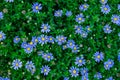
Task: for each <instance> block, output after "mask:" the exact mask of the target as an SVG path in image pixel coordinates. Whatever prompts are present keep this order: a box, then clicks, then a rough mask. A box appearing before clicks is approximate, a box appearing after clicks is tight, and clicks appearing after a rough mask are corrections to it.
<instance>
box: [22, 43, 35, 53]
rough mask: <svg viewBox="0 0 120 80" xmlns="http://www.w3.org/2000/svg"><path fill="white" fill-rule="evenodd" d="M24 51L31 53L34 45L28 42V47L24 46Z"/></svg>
mask: <svg viewBox="0 0 120 80" xmlns="http://www.w3.org/2000/svg"><path fill="white" fill-rule="evenodd" d="M24 51H25V52H26V53H28V54H29V53H31V52H32V51H33V46H31V45H29V44H27V45H26V47H25V48H24Z"/></svg>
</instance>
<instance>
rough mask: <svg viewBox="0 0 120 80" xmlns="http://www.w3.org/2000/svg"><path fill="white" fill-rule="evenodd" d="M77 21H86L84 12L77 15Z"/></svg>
mask: <svg viewBox="0 0 120 80" xmlns="http://www.w3.org/2000/svg"><path fill="white" fill-rule="evenodd" d="M75 21H76V22H78V23H82V22H84V21H85V18H84V15H83V14H82V13H81V14H78V15H76V18H75Z"/></svg>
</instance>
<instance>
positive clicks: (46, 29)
mask: <svg viewBox="0 0 120 80" xmlns="http://www.w3.org/2000/svg"><path fill="white" fill-rule="evenodd" d="M41 32H43V33H48V32H50V26H49V25H48V23H47V24H42V26H41Z"/></svg>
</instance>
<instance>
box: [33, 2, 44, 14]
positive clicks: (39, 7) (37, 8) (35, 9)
mask: <svg viewBox="0 0 120 80" xmlns="http://www.w3.org/2000/svg"><path fill="white" fill-rule="evenodd" d="M32 10H33V12H35V13H38V12H39V11H40V10H42V5H41V4H39V3H38V2H36V3H33V5H32Z"/></svg>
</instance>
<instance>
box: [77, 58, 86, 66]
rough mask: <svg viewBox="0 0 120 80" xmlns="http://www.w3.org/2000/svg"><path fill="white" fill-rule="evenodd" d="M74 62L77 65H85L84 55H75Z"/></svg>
mask: <svg viewBox="0 0 120 80" xmlns="http://www.w3.org/2000/svg"><path fill="white" fill-rule="evenodd" d="M75 64H76V65H78V66H82V65H85V59H84V57H76V60H75Z"/></svg>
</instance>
